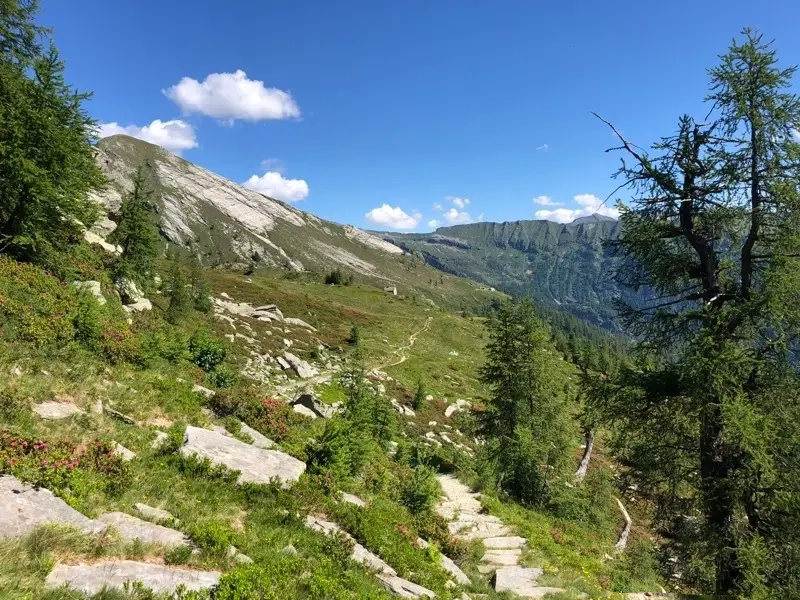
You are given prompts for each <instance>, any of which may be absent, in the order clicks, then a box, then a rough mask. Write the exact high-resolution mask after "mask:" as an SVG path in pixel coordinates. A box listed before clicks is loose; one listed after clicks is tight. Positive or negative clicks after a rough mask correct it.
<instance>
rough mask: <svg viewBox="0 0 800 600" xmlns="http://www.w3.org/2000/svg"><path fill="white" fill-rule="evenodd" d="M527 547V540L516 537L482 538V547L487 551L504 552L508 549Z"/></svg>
mask: <svg viewBox="0 0 800 600" xmlns="http://www.w3.org/2000/svg"><path fill="white" fill-rule="evenodd" d="M527 545H528V540H526V539H525V538H524V537H519V536H518V535H510V536H505V537H495V538H484V540H483V547H484V548H486V549H487V550H506V549H510V548H522V547H524V546H527Z"/></svg>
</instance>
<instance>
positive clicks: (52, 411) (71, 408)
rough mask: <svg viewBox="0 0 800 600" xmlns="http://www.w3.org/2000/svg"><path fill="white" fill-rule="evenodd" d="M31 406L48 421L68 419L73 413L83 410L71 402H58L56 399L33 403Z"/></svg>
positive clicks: (80, 412)
mask: <svg viewBox="0 0 800 600" xmlns="http://www.w3.org/2000/svg"><path fill="white" fill-rule="evenodd" d="M31 408H32V410H33V412H35V413H36V414H37V415H39V416H40V417H41V418H42V419H46V420H48V421H58V420H60V419H68V418H69V417H71V416H73V415H80V414H83V411H82V410H81V409H80V408H78V407H77V406H75V405H74V404H72V403H71V402H59V401H57V400H49V401H47V402H42V403H41V404H34V405H33V406H32V407H31Z"/></svg>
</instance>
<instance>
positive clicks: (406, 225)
mask: <svg viewBox="0 0 800 600" xmlns="http://www.w3.org/2000/svg"><path fill="white" fill-rule="evenodd" d="M364 216H365V217H366V218H367V221H369V222H370V223H372V224H374V225H380V226H381V227H388V228H389V229H414V228H415V227H416V226H417V225H418V224H419V222H420V219H422V215H421V214H420V213H419V212H417V211H414V212H413V213H411V214H410V215H409V214H407V213H406V212H405V211H404V210H403V209H402V208H400V207H399V206H389V205H388V204H384V205H382V206H379V207H378V208H373V209H372V210H371V211H369V212H368V213H367V214H366V215H364Z"/></svg>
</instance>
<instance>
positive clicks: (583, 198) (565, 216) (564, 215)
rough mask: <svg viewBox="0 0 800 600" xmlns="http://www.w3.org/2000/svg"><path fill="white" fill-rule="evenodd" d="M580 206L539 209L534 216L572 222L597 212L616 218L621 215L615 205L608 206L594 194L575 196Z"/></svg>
mask: <svg viewBox="0 0 800 600" xmlns="http://www.w3.org/2000/svg"><path fill="white" fill-rule="evenodd" d="M573 200H574V201H575V203H576V204H577V205H578V206H580V208H574V209H573V208H557V209H555V210H537V211H536V212H535V213H534V216H535V217H536V218H537V219H546V220H548V221H556V222H557V223H571V222H572V221H574V220H575V219H577V218H579V217H588V216H591V215H593V214H595V213H597V214H600V215H603V216H605V217H612V218H614V219H616V218H618V217H619V211H618V210H617V209H616V208H614V207H613V206H606V205H605V204H603V201H602V200H600V198H598V197H597V196H595V195H594V194H578V195H577V196H575V197H574V198H573Z"/></svg>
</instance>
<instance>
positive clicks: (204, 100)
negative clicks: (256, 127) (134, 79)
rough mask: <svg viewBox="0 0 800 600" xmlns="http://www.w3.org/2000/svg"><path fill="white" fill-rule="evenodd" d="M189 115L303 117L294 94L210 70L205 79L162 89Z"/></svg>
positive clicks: (241, 74) (240, 74)
mask: <svg viewBox="0 0 800 600" xmlns="http://www.w3.org/2000/svg"><path fill="white" fill-rule="evenodd" d="M163 92H164V95H165V96H166V97H167V98H169V99H170V100H172V101H173V102H174V103H175V104H177V105H178V106H179V107H180V108H181V110H183V112H184V113H186V114H195V113H196V114H201V115H206V116H207V117H213V118H215V119H220V120H223V121H234V120H236V119H241V120H244V121H263V120H266V119H289V118H293V117H299V116H300V108H299V107H298V106H297V104H296V103H295V101H294V99H293V98H292V96H291V94H289V93H288V92H284V91H283V90H280V89H278V88H270V87H266V86H265V85H264V82H263V81H258V80H256V79H249V78H248V77H247V73H245V72H244V71H242V70H241V69H240V70H238V71H236V72H235V73H211V74H210V75H209V76H208V77H206V78H205V79H204V80H203V81H197V80H196V79H192V78H191V77H184V78H183V79H181V80H180V81H179V82H178V83H177V84H176V85H173V86H172V87H170V88H167V89H165V90H163Z"/></svg>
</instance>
